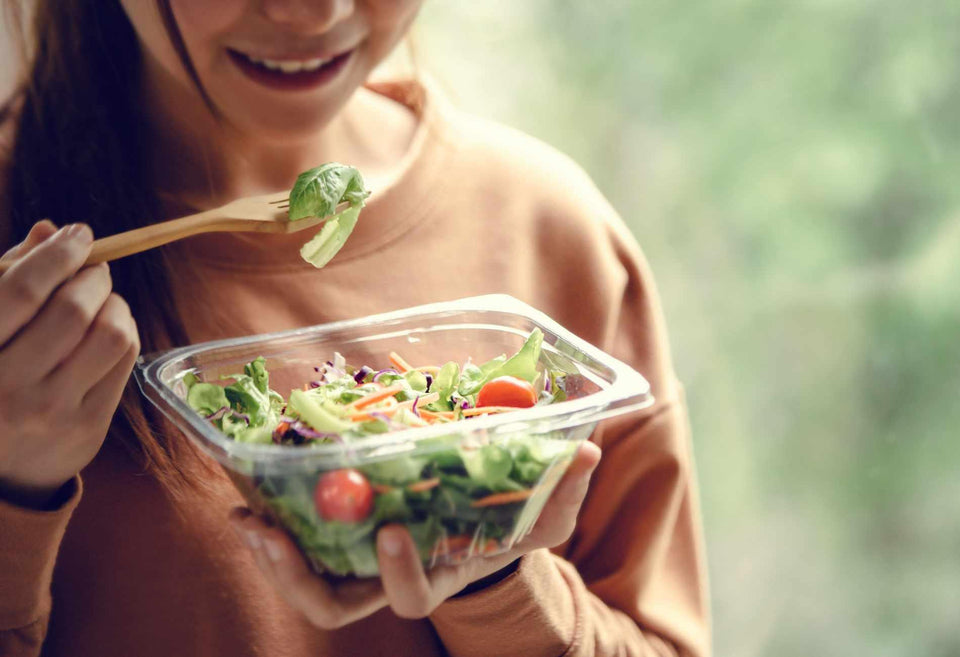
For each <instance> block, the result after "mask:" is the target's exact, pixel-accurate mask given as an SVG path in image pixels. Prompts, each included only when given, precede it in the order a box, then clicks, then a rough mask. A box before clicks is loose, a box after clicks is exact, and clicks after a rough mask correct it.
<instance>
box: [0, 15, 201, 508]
mask: <svg viewBox="0 0 960 657" xmlns="http://www.w3.org/2000/svg"><path fill="white" fill-rule="evenodd" d="M13 4H14V5H16V3H13ZM157 5H158V8H159V10H160V15H161V16H162V18H163V21H164V25H165V26H166V29H167V32H168V34H169V35H170V41H171V43H172V44H173V46H174V48H175V50H176V51H177V53H178V54H179V55H180V58H181V60H182V62H183V65H184V68H185V70H186V71H187V73H188V74H189V75H190V77H191V78H192V79H193V81H194V83H195V84H196V85H197V88H198V89H199V90H200V93H201V94H202V95H203V98H204V100H205V102H206V103H207V105H208V107H210V108H211V110H212V109H213V106H212V104H211V103H210V100H209V98H208V97H207V95H206V93H205V91H204V90H203V88H202V85H200V81H199V79H198V77H197V73H196V70H195V69H194V67H193V64H192V62H191V61H190V58H189V56H188V53H187V51H186V47H185V45H184V42H183V38H182V36H181V34H180V31H179V28H178V27H177V24H176V21H175V19H174V16H173V12H172V10H171V8H170V3H169V0H157ZM22 11H23V7H22V6H19V5H18V6H16V9H15V11H14V12H13V16H14V18H16V17H18V16H19V15H20V14H19V12H22ZM21 36H23V35H21ZM21 44H22V45H24V46H25V47H24V48H22V50H23V52H24V53H25V57H26V64H27V68H26V75H25V78H24V80H23V83H22V85H21V87H20V88H19V90H18V91H17V93H16V95H15V96H14V97H13V98H12V99H11V100H10V101H8V103H7V104H6V106H5V108H4V111H3V112H2V113H0V118H5V119H7V120H14V121H16V137H15V140H14V142H13V148H12V152H11V154H10V160H9V162H8V164H9V169H8V170H9V176H8V178H7V180H6V181H5V182H6V185H5V188H6V196H7V198H6V205H7V208H8V210H9V222H10V225H9V226H8V228H9V230H7V231H4V232H6V233H7V234H8V235H9V236H10V237H12V238H13V240H15V241H16V240H19V239H22V237H23V236H24V235H26V233H27V231H28V230H29V229H30V226H31V225H32V224H33V223H34V222H36V221H38V220H39V219H41V218H44V217H48V218H50V219H52V220H53V221H54V222H55V223H57V224H58V225H63V224H66V223H71V222H78V221H79V222H85V223H88V224H89V225H90V226H91V227H92V228H93V231H94V233H95V234H97V235H110V234H113V233H116V232H120V231H123V230H126V229H129V228H131V227H134V226H137V225H142V224H145V223H149V222H152V221H156V220H159V219H162V218H164V217H162V211H161V205H160V202H159V199H158V198H157V195H156V193H155V192H154V191H153V189H152V186H151V179H152V176H151V171H150V164H149V158H148V157H147V156H146V144H145V142H144V135H145V134H146V130H145V123H144V118H143V116H142V113H141V111H140V109H139V102H138V101H139V99H138V94H139V92H140V75H141V61H142V54H141V52H140V46H139V43H138V40H137V36H136V33H135V32H134V29H133V26H132V25H131V24H130V21H129V19H128V18H127V15H126V13H125V12H124V10H123V8H122V7H121V6H120V3H119V0H36V2H35V6H34V9H33V20H32V23H31V26H30V28H29V30H28V34H27V35H26V38H23V39H21ZM14 108H15V109H14ZM4 115H5V116H4ZM0 220H2V218H0ZM111 271H112V274H113V281H114V290H115V291H116V292H117V293H119V294H120V295H121V296H122V297H123V298H124V299H126V301H127V303H128V304H129V305H130V309H131V311H132V313H133V316H134V317H135V318H136V319H137V322H138V325H139V327H140V333H141V342H142V345H143V351H144V353H148V352H150V351H153V350H156V349H160V348H165V347H169V346H174V345H177V344H183V343H185V342H186V336H185V334H184V328H183V324H182V322H181V321H180V319H179V317H178V316H177V313H176V309H175V307H174V303H173V297H172V294H171V286H170V277H169V273H168V272H169V268H168V267H167V265H166V263H165V262H164V260H163V255H162V252H161V251H156V250H155V251H151V252H147V253H143V254H140V255H138V256H133V257H129V258H125V259H122V260H119V261H116V262H114V263H112V264H111ZM145 406H146V405H145V404H144V403H143V401H142V400H141V397H140V395H139V393H138V392H137V390H136V389H135V386H134V385H132V383H131V384H128V386H127V389H126V391H125V392H124V396H123V400H122V402H121V406H120V410H121V412H120V413H117V415H116V417H115V419H114V425H113V427H112V429H111V434H110V438H108V440H111V439H112V440H121V441H123V444H124V446H125V447H126V448H127V449H128V451H129V453H130V454H131V455H132V457H133V458H134V459H135V460H136V461H137V462H138V463H140V464H141V465H142V467H143V468H144V469H146V470H147V471H149V472H151V473H152V474H154V475H155V476H157V477H158V479H159V480H160V481H161V482H162V483H163V484H164V485H165V487H166V489H167V490H168V491H172V492H175V493H176V492H179V491H182V490H183V489H184V486H190V485H191V482H189V480H188V478H187V477H186V476H185V469H184V467H183V466H184V463H185V460H184V459H185V458H187V457H188V456H189V455H190V453H192V452H193V450H192V448H191V447H189V444H188V442H187V441H186V440H183V439H182V437H181V436H180V435H179V434H178V433H177V432H175V431H171V430H170V429H169V426H167V427H164V428H163V429H162V430H161V426H160V425H161V424H162V422H161V420H160V418H159V417H156V416H154V415H153V414H152V413H151V412H150V411H149V409H147V408H146V407H145Z"/></svg>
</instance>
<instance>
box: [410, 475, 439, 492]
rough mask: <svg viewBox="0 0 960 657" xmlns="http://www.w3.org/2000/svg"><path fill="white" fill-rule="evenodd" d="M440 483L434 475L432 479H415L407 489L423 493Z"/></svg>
mask: <svg viewBox="0 0 960 657" xmlns="http://www.w3.org/2000/svg"><path fill="white" fill-rule="evenodd" d="M439 485H440V478H439V477H434V478H433V479H424V480H423V481H416V482H414V483H412V484H410V485H409V486H407V490H408V491H410V492H411V493H425V492H426V491H428V490H430V489H432V488H436V487H437V486H439Z"/></svg>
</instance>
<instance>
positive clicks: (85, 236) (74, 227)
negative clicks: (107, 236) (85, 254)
mask: <svg viewBox="0 0 960 657" xmlns="http://www.w3.org/2000/svg"><path fill="white" fill-rule="evenodd" d="M63 230H64V232H65V235H66V237H68V238H70V239H72V240H76V241H77V242H79V243H81V244H89V243H90V242H92V241H93V231H92V230H90V227H89V226H87V225H86V224H70V225H69V226H67V227H66V228H64V229H63Z"/></svg>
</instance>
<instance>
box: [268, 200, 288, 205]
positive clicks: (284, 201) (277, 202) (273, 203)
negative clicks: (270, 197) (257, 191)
mask: <svg viewBox="0 0 960 657" xmlns="http://www.w3.org/2000/svg"><path fill="white" fill-rule="evenodd" d="M268 203H269V204H270V205H277V204H279V203H286V204H287V205H288V206H289V205H290V199H289V198H279V199H277V200H276V201H268Z"/></svg>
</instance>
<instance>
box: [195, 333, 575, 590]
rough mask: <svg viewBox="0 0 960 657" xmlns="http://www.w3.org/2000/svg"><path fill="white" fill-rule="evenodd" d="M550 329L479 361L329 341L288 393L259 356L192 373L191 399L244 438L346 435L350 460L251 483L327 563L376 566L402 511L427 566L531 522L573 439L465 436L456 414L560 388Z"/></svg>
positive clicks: (370, 569)
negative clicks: (428, 358)
mask: <svg viewBox="0 0 960 657" xmlns="http://www.w3.org/2000/svg"><path fill="white" fill-rule="evenodd" d="M542 342H543V334H542V333H541V332H540V331H539V330H538V329H534V330H533V331H532V332H531V333H530V335H529V336H528V337H527V339H526V340H525V342H524V344H523V346H522V347H521V348H520V349H519V350H518V351H517V352H516V353H515V354H513V355H511V356H509V357H508V356H506V355H501V356H498V357H497V358H494V359H492V360H490V361H487V362H484V363H480V364H476V363H473V362H471V361H469V360H468V361H467V362H465V363H458V362H454V361H450V362H447V363H444V364H442V365H427V366H412V365H411V364H410V363H408V362H407V361H406V360H405V359H404V358H403V357H401V356H400V355H399V354H397V353H391V354H390V359H389V360H390V362H389V364H387V363H381V364H380V365H381V366H382V367H381V368H380V369H375V368H374V367H372V366H369V365H360V366H355V365H351V364H348V363H346V362H345V360H344V359H343V357H342V356H340V355H339V354H335V355H334V357H333V359H332V360H330V361H328V362H326V363H324V364H323V365H321V366H319V367H317V368H315V369H316V373H317V376H316V379H315V380H313V381H311V382H309V383H308V384H306V385H305V386H304V387H303V388H302V389H296V390H293V391H291V392H290V394H289V395H288V396H287V397H286V398H284V397H283V396H282V395H281V394H279V393H278V392H276V391H275V390H273V389H271V387H270V377H269V373H268V371H267V369H266V366H265V360H264V359H263V358H262V357H261V358H257V359H255V360H253V361H252V362H250V363H248V364H246V365H245V367H244V368H243V372H241V373H237V374H235V375H232V376H230V377H225V381H224V382H218V383H212V382H202V381H199V380H198V379H197V378H196V377H195V376H194V375H192V374H188V375H187V376H186V377H185V379H184V383H185V384H186V386H187V394H186V401H187V403H188V404H189V405H190V407H191V408H193V409H194V410H195V411H196V412H197V413H199V414H200V415H202V416H203V417H204V418H206V419H207V421H208V422H210V423H211V424H212V425H213V426H214V427H215V428H216V429H218V430H219V431H221V432H222V433H223V434H225V435H226V436H228V437H229V438H230V439H232V440H234V441H237V442H243V443H259V444H264V445H286V446H296V447H298V448H302V449H304V450H309V449H311V447H315V446H318V445H329V444H339V445H342V446H343V448H344V454H345V455H347V456H345V462H344V467H341V468H337V469H330V470H326V471H323V472H317V473H309V474H307V473H304V474H297V475H290V474H286V475H284V476H272V475H266V476H263V475H261V476H256V477H253V478H252V480H251V481H250V482H247V483H248V484H249V485H250V486H252V487H253V489H254V490H255V492H256V495H257V497H258V498H259V499H260V500H262V501H263V502H264V503H265V504H266V505H267V507H268V509H269V512H271V513H272V514H274V515H275V516H276V518H277V519H278V520H279V521H280V523H281V524H282V525H283V526H284V527H286V529H287V530H288V531H289V532H290V533H291V534H292V535H293V536H294V538H295V539H296V541H297V543H298V544H299V546H300V547H301V549H302V550H303V551H304V552H305V554H306V555H307V556H308V557H309V558H310V559H311V560H312V561H313V563H314V565H315V566H316V567H317V568H318V569H319V570H325V571H328V572H331V573H334V574H337V575H357V576H361V577H362V576H371V575H376V574H377V573H378V567H377V561H376V542H375V536H376V530H377V529H378V528H379V527H380V526H382V525H384V524H386V523H402V524H404V525H405V526H406V527H407V529H408V530H409V531H410V534H411V536H412V538H413V539H414V542H415V543H416V544H417V546H418V549H419V551H420V555H421V558H422V559H423V561H424V563H425V564H428V565H432V564H435V563H438V562H444V563H449V562H455V561H458V560H461V559H463V558H466V557H469V556H472V555H475V554H491V553H495V552H499V551H503V550H506V549H508V548H509V547H510V546H511V545H512V544H513V543H514V542H515V541H516V540H519V538H522V536H523V535H525V534H526V532H527V531H529V529H530V528H531V527H532V524H533V522H534V521H535V520H536V517H537V516H538V515H539V512H540V510H541V509H542V506H543V504H544V503H545V502H546V499H547V498H548V497H549V494H550V491H551V490H552V488H553V486H554V485H555V484H556V482H557V481H558V480H559V478H560V476H561V475H562V473H563V471H564V470H565V468H566V465H567V464H568V463H569V461H570V459H571V458H572V456H573V453H574V451H575V450H576V442H575V441H572V440H569V439H564V438H562V437H558V436H557V435H552V434H547V435H543V434H541V435H526V434H519V435H518V434H510V435H509V436H508V437H505V438H501V439H499V440H486V441H474V442H473V443H472V444H467V443H465V442H464V441H463V440H462V436H461V432H460V430H459V426H458V425H457V423H461V422H470V421H471V419H472V418H475V417H478V416H482V415H488V414H492V413H508V412H511V411H516V410H518V409H522V408H530V407H533V406H537V405H544V404H553V403H557V402H560V401H563V400H565V399H566V398H567V391H568V389H570V390H574V389H575V388H576V387H577V383H576V381H577V377H579V374H578V373H577V371H576V369H575V368H574V367H573V366H572V365H569V364H566V363H565V362H563V361H561V360H560V359H559V358H557V357H556V356H553V355H551V354H549V353H546V352H544V351H543V350H542ZM226 379H231V380H232V381H231V382H229V383H226ZM448 424H449V425H454V426H451V433H450V435H448V436H446V435H444V436H440V437H433V438H424V439H421V440H419V441H417V443H416V449H415V450H404V449H402V447H403V445H404V443H403V441H402V440H400V438H401V437H402V436H398V442H397V445H398V446H400V447H401V449H400V450H399V451H398V450H388V451H387V452H386V453H385V454H384V455H383V456H382V458H373V459H367V458H364V459H362V460H361V459H357V460H355V461H351V460H350V458H349V453H350V448H351V446H355V445H359V444H362V441H364V440H365V439H368V438H370V437H373V436H378V435H382V434H384V433H387V432H401V433H402V432H403V431H404V430H406V429H410V428H415V427H423V426H430V425H448ZM392 444H393V443H391V445H392Z"/></svg>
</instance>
